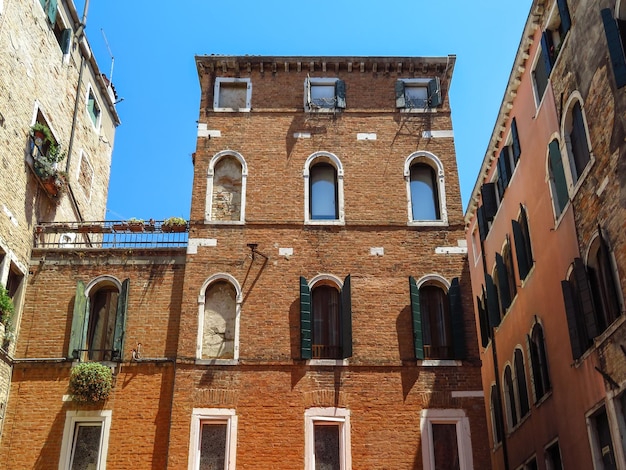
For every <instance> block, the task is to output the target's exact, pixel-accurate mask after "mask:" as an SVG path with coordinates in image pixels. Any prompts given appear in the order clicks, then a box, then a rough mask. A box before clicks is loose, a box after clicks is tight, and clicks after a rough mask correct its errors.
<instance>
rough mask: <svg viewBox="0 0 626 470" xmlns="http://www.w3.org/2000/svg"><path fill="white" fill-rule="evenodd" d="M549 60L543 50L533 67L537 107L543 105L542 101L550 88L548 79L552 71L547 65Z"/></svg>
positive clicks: (538, 54) (540, 51)
mask: <svg viewBox="0 0 626 470" xmlns="http://www.w3.org/2000/svg"><path fill="white" fill-rule="evenodd" d="M548 60H549V59H548V58H547V56H546V53H545V52H544V50H543V49H540V50H539V51H538V52H537V57H536V58H535V65H534V67H533V72H532V77H533V85H534V86H533V91H534V93H535V104H536V105H537V107H539V105H540V104H541V100H542V99H543V95H544V93H545V92H546V88H548V77H549V76H550V70H549V68H548V66H547V64H546V61H548Z"/></svg>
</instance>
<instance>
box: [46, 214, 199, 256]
mask: <svg viewBox="0 0 626 470" xmlns="http://www.w3.org/2000/svg"><path fill="white" fill-rule="evenodd" d="M188 238H189V224H188V223H186V224H184V225H179V226H172V225H167V224H164V221H162V220H150V221H149V222H131V221H123V220H106V221H99V222H49V223H41V224H38V225H37V226H36V227H35V236H34V247H35V248H52V249H58V248H69V249H77V248H79V249H90V248H94V249H103V248H104V249H106V248H112V249H113V248H176V247H186V246H187V240H188Z"/></svg>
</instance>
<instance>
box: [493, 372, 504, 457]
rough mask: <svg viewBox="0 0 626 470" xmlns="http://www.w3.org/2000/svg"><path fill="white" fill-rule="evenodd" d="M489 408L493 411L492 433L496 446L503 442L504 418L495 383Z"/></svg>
mask: <svg viewBox="0 0 626 470" xmlns="http://www.w3.org/2000/svg"><path fill="white" fill-rule="evenodd" d="M489 410H490V413H491V433H492V437H493V445H494V446H496V445H498V444H499V443H500V442H502V435H503V431H504V430H503V428H502V426H503V421H504V420H503V419H502V407H501V406H500V395H499V394H498V388H497V387H496V385H495V384H493V385H492V386H491V392H490V394H489Z"/></svg>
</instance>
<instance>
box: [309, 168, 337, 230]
mask: <svg viewBox="0 0 626 470" xmlns="http://www.w3.org/2000/svg"><path fill="white" fill-rule="evenodd" d="M335 173H336V172H335V168H334V167H333V166H331V165H327V164H321V165H315V166H314V167H312V168H311V219H326V220H328V219H330V220H334V219H337V218H338V214H337V190H336V187H337V182H336V178H335Z"/></svg>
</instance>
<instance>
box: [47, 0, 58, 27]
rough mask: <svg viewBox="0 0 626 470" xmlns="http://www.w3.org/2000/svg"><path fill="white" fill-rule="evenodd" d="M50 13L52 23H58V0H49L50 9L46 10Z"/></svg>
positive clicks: (49, 17) (49, 18)
mask: <svg viewBox="0 0 626 470" xmlns="http://www.w3.org/2000/svg"><path fill="white" fill-rule="evenodd" d="M46 13H47V15H48V20H49V21H50V24H52V25H53V24H54V23H56V20H57V0H48V11H47V12H46Z"/></svg>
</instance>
